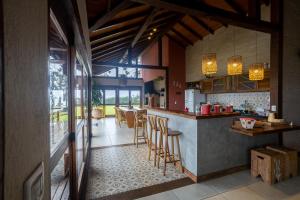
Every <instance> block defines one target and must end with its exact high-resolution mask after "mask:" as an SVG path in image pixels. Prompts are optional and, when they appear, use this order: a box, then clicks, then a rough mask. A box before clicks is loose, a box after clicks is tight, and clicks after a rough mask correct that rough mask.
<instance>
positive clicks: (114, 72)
mask: <svg viewBox="0 0 300 200" xmlns="http://www.w3.org/2000/svg"><path fill="white" fill-rule="evenodd" d="M98 76H99V77H117V69H116V68H112V69H110V70H108V71H106V72H103V73H101V74H99V75H98Z"/></svg>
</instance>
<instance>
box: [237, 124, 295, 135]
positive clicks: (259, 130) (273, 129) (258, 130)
mask: <svg viewBox="0 0 300 200" xmlns="http://www.w3.org/2000/svg"><path fill="white" fill-rule="evenodd" d="M231 129H232V131H233V132H236V133H239V134H243V135H247V136H251V137H254V136H260V135H266V134H274V133H275V134H277V133H280V132H287V131H294V130H300V126H297V125H293V126H290V125H288V124H278V125H274V126H269V125H265V126H262V127H254V128H253V129H244V128H243V127H242V125H241V123H240V122H239V121H236V122H235V123H234V124H233V125H232V126H231Z"/></svg>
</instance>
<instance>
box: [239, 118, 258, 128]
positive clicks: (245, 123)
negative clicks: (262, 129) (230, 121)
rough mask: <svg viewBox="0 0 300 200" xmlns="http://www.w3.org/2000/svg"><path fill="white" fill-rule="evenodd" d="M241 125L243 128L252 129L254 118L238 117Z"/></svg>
mask: <svg viewBox="0 0 300 200" xmlns="http://www.w3.org/2000/svg"><path fill="white" fill-rule="evenodd" d="M240 121H241V124H242V127H243V128H245V129H253V127H254V125H255V122H256V120H255V119H253V118H244V117H243V118H240Z"/></svg>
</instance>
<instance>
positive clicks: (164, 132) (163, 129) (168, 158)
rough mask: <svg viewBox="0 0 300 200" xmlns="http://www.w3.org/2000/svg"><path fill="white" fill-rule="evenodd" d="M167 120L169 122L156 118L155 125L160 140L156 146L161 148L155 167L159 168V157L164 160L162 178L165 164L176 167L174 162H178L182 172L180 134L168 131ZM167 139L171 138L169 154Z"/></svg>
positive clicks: (165, 119) (165, 167)
mask: <svg viewBox="0 0 300 200" xmlns="http://www.w3.org/2000/svg"><path fill="white" fill-rule="evenodd" d="M168 120H169V119H168V118H164V117H157V123H158V126H159V130H160V138H159V144H158V146H159V147H163V149H162V148H159V150H158V161H157V166H158V168H159V161H160V157H162V158H163V159H164V176H165V175H166V169H167V163H174V165H176V162H179V167H180V171H181V172H183V168H182V162H181V154H180V145H179V135H181V132H179V131H172V130H170V129H168ZM169 137H170V138H171V147H172V152H171V153H170V150H169V141H168V138H169ZM174 138H176V144H177V151H178V154H177V156H178V159H177V160H176V155H175V153H174ZM163 142H164V145H163ZM162 150H163V152H162Z"/></svg>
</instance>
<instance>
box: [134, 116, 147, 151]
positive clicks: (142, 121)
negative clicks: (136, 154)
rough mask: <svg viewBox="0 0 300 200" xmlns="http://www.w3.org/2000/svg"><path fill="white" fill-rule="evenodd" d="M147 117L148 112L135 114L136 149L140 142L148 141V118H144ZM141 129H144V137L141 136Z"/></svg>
mask: <svg viewBox="0 0 300 200" xmlns="http://www.w3.org/2000/svg"><path fill="white" fill-rule="evenodd" d="M145 115H147V110H136V111H135V112H134V138H133V143H134V144H136V147H138V146H139V140H141V139H142V140H144V141H145V142H146V139H147V118H145V117H144V116H145ZM139 128H142V130H143V131H142V135H139Z"/></svg>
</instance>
